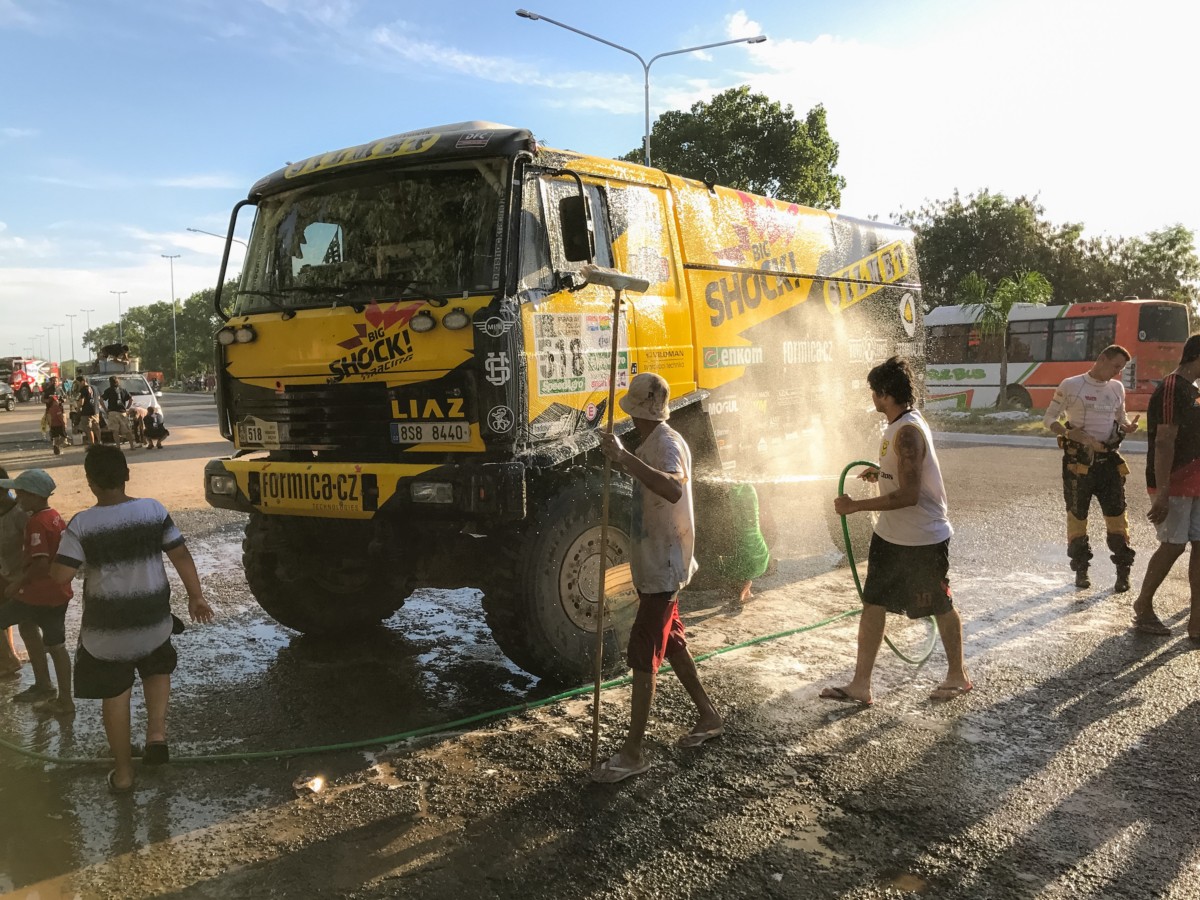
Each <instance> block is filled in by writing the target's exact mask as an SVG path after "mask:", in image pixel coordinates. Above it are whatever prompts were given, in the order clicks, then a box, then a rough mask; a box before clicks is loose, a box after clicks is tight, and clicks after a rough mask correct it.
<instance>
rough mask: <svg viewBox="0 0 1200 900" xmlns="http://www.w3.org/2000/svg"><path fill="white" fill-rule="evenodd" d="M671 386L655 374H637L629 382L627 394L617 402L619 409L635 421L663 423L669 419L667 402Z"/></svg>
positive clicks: (669, 397)
mask: <svg viewBox="0 0 1200 900" xmlns="http://www.w3.org/2000/svg"><path fill="white" fill-rule="evenodd" d="M670 399H671V386H670V385H669V384H667V380H666V379H665V378H663V377H662V376H661V375H659V374H658V373H657V372H639V373H638V374H637V375H634V376H633V380H632V381H630V382H629V392H628V393H627V394H626V395H625V396H624V397H622V398H621V399H620V401H618V404H619V406H620V407H621V409H623V410H625V412H627V413H629V415H631V416H633V417H634V418H635V419H649V420H650V421H652V422H665V421H667V419H668V418H670V416H671V413H670V410H668V409H667V401H668V400H670Z"/></svg>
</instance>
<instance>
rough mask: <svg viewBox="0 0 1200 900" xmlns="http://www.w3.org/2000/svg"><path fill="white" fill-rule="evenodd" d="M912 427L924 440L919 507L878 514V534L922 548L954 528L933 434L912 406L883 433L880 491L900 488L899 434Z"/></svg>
mask: <svg viewBox="0 0 1200 900" xmlns="http://www.w3.org/2000/svg"><path fill="white" fill-rule="evenodd" d="M908 426H912V427H914V428H917V429H919V430H920V432H921V436H922V437H923V438H924V439H925V462H924V464H923V466H922V468H921V493H920V495H919V497H918V498H917V504H916V506H906V507H904V508H903V509H888V510H883V511H882V512H880V513H879V520H878V521H877V522H876V523H875V533H876V534H877V535H879V536H880V537H881V538H883V539H884V540H885V541H888V542H889V543H892V544H902V545H904V546H906V547H920V546H925V545H928V544H940V543H941V542H942V541H944V540H946V539H947V538H948V537H950V535H952V534H954V529H953V528H951V527H950V518H949V516H947V514H946V510H947V507H946V486H945V485H944V484H943V483H942V467H941V465H940V464H939V463H938V458H937V452H936V451H935V450H934V449H933V435H932V434H931V433H930V431H929V425H928V424H926V422H925V418H924V417H923V416H922V415H921V413H920V412H918V411H917V410H915V409H910V410H907V411H906V412H904V413H903V414H901V416H900V417H899V418H898V419H896V421H895V422H892V423H891V424H890V425H888V427H887V428H886V429H885V430H884V432H883V440H882V441H881V442H880V445H879V493H880V494H890V493H892V492H893V491H896V490H898V489H899V487H900V460H899V456H898V454H897V453H896V450H895V443H896V435H897V434H898V433H899V432H900V429H901V428H905V427H908Z"/></svg>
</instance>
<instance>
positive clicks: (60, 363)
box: [54, 322, 63, 381]
mask: <svg viewBox="0 0 1200 900" xmlns="http://www.w3.org/2000/svg"><path fill="white" fill-rule="evenodd" d="M54 327H55V328H57V329H58V380H59V381H62V376H63V370H62V369H63V355H62V330H63V323H62V322H59V323H58V324H57V325H55V326H54Z"/></svg>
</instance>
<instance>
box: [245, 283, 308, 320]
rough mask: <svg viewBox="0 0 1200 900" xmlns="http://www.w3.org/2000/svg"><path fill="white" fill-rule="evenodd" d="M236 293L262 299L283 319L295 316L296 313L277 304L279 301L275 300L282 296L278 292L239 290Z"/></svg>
mask: <svg viewBox="0 0 1200 900" xmlns="http://www.w3.org/2000/svg"><path fill="white" fill-rule="evenodd" d="M238 293H239V294H249V295H250V296H252V297H262V298H263V299H264V300H266V301H267V303H269V304H271V306H272V307H274V308H275V309H277V310H279V311H280V312H281V313H283V317H284V318H285V319H290V318H291V317H292V316H294V315H296V311H295V310H294V309H291V308H290V307H287V306H284V305H283V304H282V303H280V302H279V300H277V299H276V298H278V297H282V296H283V294H281V293H279V292H278V291H257V290H253V289H249V288H248V289H246V290H239V291H238Z"/></svg>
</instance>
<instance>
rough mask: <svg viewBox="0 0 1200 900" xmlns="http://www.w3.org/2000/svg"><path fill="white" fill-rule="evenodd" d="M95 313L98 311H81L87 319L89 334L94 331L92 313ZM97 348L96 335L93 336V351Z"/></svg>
mask: <svg viewBox="0 0 1200 900" xmlns="http://www.w3.org/2000/svg"><path fill="white" fill-rule="evenodd" d="M95 311H96V310H94V309H83V310H80V312H82V313H83V314H84V315H85V316H86V317H87V318H86V319H85V321H86V322H87V330H88V331H89V332H90V331H91V330H92V313H94V312H95ZM95 348H96V338H95V335H93V336H92V349H93V350H94V349H95ZM88 359H91V357H90V356H89V357H88Z"/></svg>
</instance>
